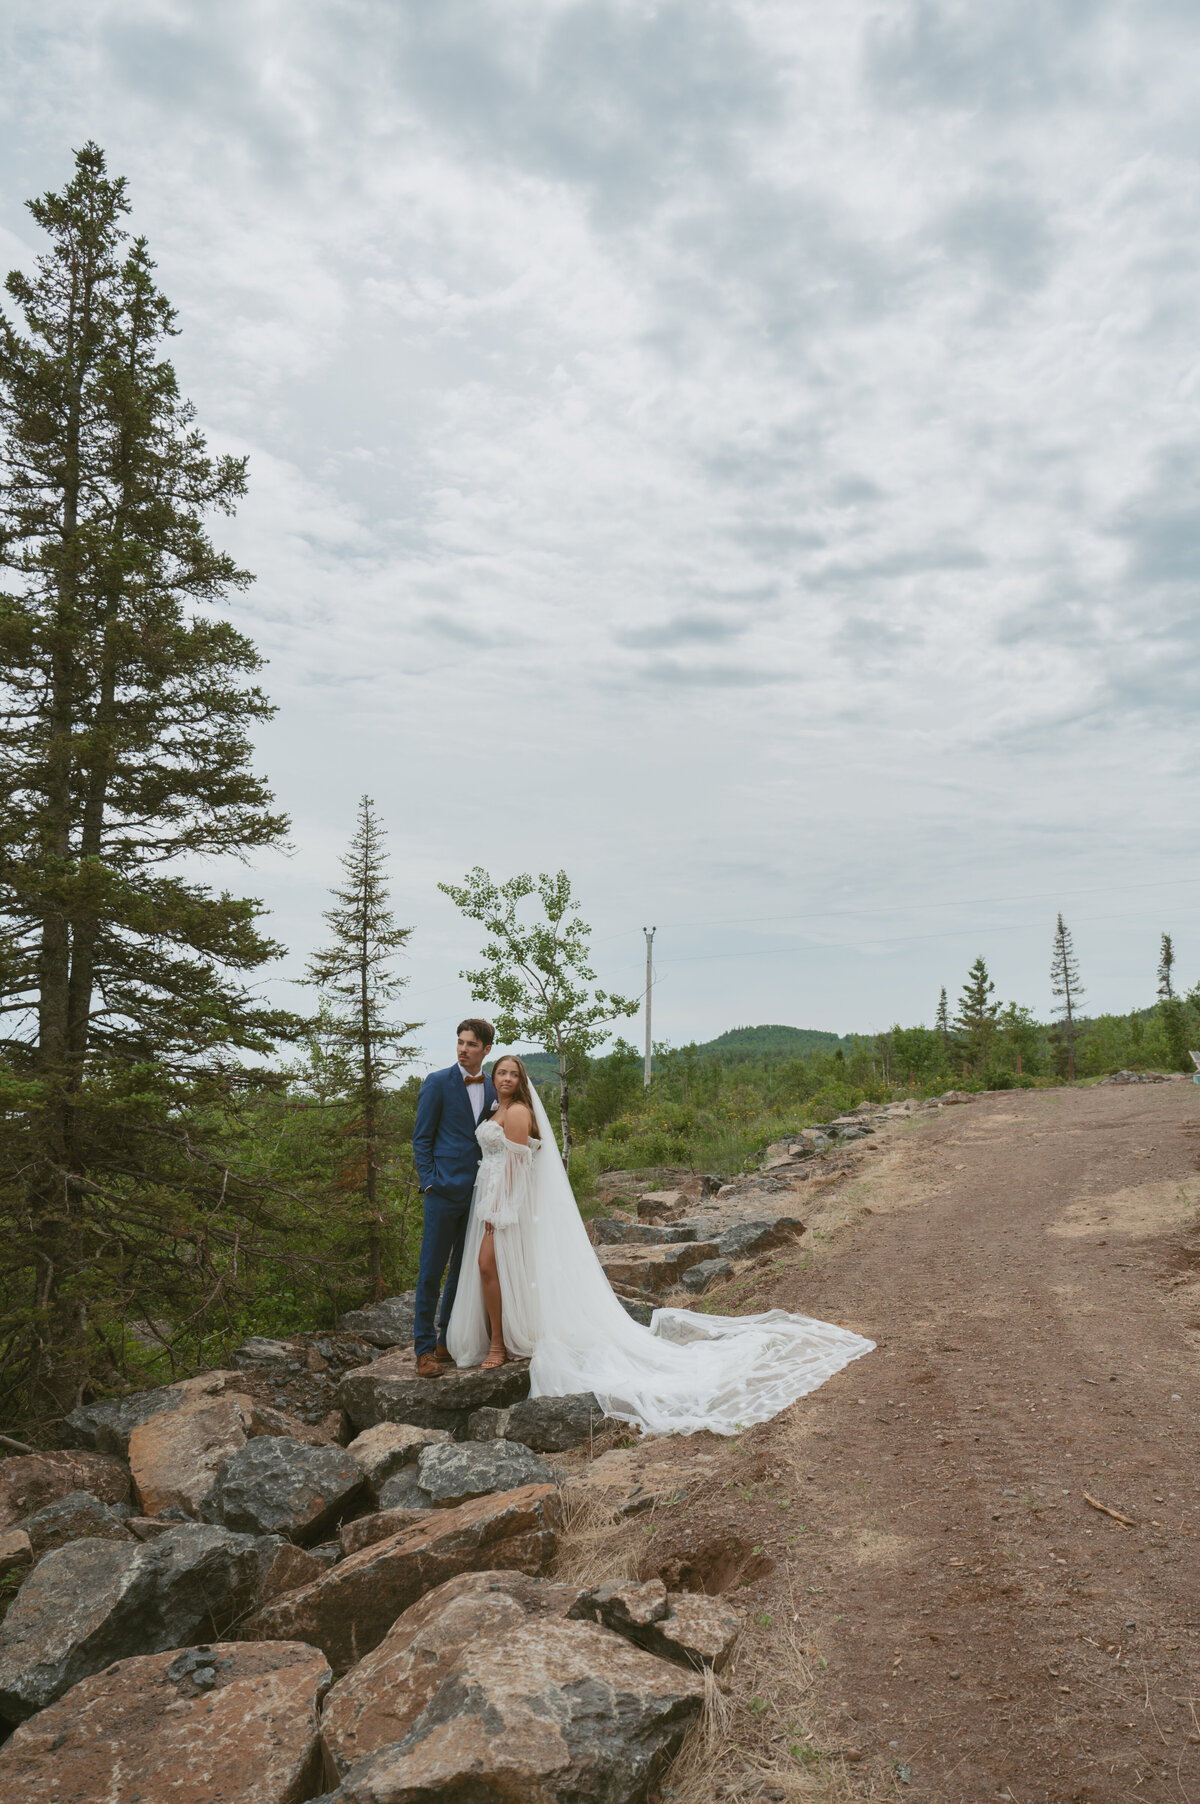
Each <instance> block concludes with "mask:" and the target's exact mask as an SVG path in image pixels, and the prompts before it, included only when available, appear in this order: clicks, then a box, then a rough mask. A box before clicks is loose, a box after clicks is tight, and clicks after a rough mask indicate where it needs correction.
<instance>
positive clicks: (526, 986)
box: [438, 865, 641, 1165]
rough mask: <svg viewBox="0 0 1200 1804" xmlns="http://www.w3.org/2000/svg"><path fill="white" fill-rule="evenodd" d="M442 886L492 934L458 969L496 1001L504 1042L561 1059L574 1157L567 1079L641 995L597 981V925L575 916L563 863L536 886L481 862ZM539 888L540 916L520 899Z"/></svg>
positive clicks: (565, 1126) (566, 1136)
mask: <svg viewBox="0 0 1200 1804" xmlns="http://www.w3.org/2000/svg"><path fill="white" fill-rule="evenodd" d="M438 888H439V889H440V890H441V891H442V893H443V894H444V895H447V896H449V897H450V900H451V901H452V902H453V903H455V904H456V906H457V907H458V908H460V909H461V910H462V912H463V914H465V915H466V916H467V918H468V919H469V920H472V921H478V922H479V923H480V925H481V926H482V927H483V929H484V931H485V933H486V934H487V936H488V937H487V939H486V940H485V942H484V945H483V950H482V954H481V956H482V958H483V964H482V966H480V968H479V969H478V970H475V971H460V972H459V976H460V977H464V978H466V980H467V982H468V983H469V984H470V985H471V994H472V995H473V996H476V997H478V999H479V1000H480V1001H481V1002H487V1003H491V1004H493V1005H494V1006H495V1011H496V1012H495V1026H496V1032H497V1034H498V1036H499V1038H500V1040H501V1042H502V1043H507V1044H508V1045H513V1044H516V1043H518V1042H520V1041H522V1040H533V1041H535V1042H536V1043H537V1044H539V1045H541V1046H543V1047H544V1048H545V1050H546V1051H547V1052H549V1053H552V1054H553V1055H554V1057H555V1058H556V1059H557V1060H558V1071H559V1119H560V1124H561V1135H562V1153H563V1159H564V1161H565V1162H566V1163H567V1164H568V1165H569V1163H570V1158H571V1123H570V1090H569V1081H568V1080H569V1078H570V1076H571V1075H572V1074H573V1073H574V1072H575V1071H577V1070H579V1069H580V1068H581V1066H582V1063H583V1061H584V1060H586V1059H587V1058H588V1056H589V1055H590V1054H591V1053H592V1052H593V1051H594V1050H595V1048H596V1047H597V1046H600V1045H602V1044H603V1042H604V1041H605V1040H606V1039H607V1038H608V1031H607V1030H608V1028H609V1026H610V1025H611V1024H612V1022H613V1021H616V1020H620V1019H621V1018H622V1017H625V1016H629V1015H636V1014H637V1012H638V1010H639V1009H640V1007H641V1000H640V998H638V997H632V998H630V997H624V996H616V995H612V994H610V993H609V992H608V991H606V990H602V989H598V988H596V987H595V986H596V973H595V972H594V971H593V970H592V968H591V965H590V964H589V962H588V960H589V956H590V955H589V951H588V940H589V939H590V937H591V931H592V930H591V928H590V927H588V926H587V925H586V923H585V922H583V921H581V920H580V919H579V918H578V915H579V904H578V902H576V901H575V899H574V897H573V896H572V894H571V883H570V879H569V878H568V876H567V874H566V872H565V871H559V872H557V873H556V874H555V875H554V876H553V877H551V876H550V875H549V874H548V873H547V872H545V871H543V872H542V874H541V876H540V877H539V878H538V880H537V884H536V886H535V884H534V880H533V878H532V877H530V876H529V875H528V873H525V872H523V873H522V874H521V875H520V876H517V877H510V878H509V879H508V881H507V882H505V883H496V882H494V881H493V879H492V878H491V877H489V876H488V874H487V872H486V871H485V870H483V869H482V868H481V867H480V866H478V865H476V867H475V869H474V870H472V871H469V872H468V873H467V877H466V879H465V881H464V882H463V883H461V884H453V883H439V884H438ZM535 888H536V893H537V897H538V900H539V901H540V903H541V907H542V918H541V919H535V920H533V921H529V920H526V919H524V918H523V917H522V913H521V904H522V903H523V902H525V901H526V900H527V899H528V898H529V897H530V896H532V895H533V894H534V893H535Z"/></svg>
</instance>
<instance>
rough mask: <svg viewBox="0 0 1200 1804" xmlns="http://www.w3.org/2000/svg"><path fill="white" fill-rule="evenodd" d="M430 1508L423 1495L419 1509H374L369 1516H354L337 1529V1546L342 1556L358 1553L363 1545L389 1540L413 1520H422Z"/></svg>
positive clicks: (407, 1526) (370, 1545)
mask: <svg viewBox="0 0 1200 1804" xmlns="http://www.w3.org/2000/svg"><path fill="white" fill-rule="evenodd" d="M422 1496H424V1492H422ZM432 1508H433V1505H432V1504H431V1503H430V1501H429V1499H428V1497H425V1502H424V1506H423V1507H422V1508H421V1509H413V1508H409V1507H405V1508H400V1509H394V1510H376V1511H375V1513H374V1514H373V1515H371V1516H356V1517H355V1518H354V1521H353V1522H344V1523H343V1524H342V1526H341V1528H339V1529H338V1546H339V1547H340V1548H341V1550H342V1557H343V1558H345V1556H346V1555H347V1554H350V1553H358V1552H359V1551H360V1550H361V1549H362V1548H364V1547H373V1546H374V1545H375V1543H376V1542H377V1541H390V1540H391V1538H392V1536H393V1535H398V1534H400V1532H401V1531H402V1530H403V1529H406V1528H411V1527H412V1526H413V1523H414V1522H424V1520H425V1518H426V1517H427V1516H428V1515H429V1513H430V1511H431V1510H432Z"/></svg>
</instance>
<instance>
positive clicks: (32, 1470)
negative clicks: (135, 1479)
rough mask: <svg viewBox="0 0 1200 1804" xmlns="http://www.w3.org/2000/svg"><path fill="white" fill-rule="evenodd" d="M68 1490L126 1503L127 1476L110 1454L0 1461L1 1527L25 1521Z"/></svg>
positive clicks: (34, 1456)
mask: <svg viewBox="0 0 1200 1804" xmlns="http://www.w3.org/2000/svg"><path fill="white" fill-rule="evenodd" d="M71 1491H90V1492H91V1494H92V1496H93V1497H98V1498H99V1499H100V1502H101V1503H128V1502H129V1473H128V1472H127V1471H126V1469H125V1463H124V1461H123V1460H119V1459H116V1458H115V1457H114V1456H113V1455H112V1454H111V1453H18V1454H15V1455H13V1457H12V1458H10V1459H0V1528H8V1527H10V1526H11V1525H12V1524H13V1523H15V1522H22V1521H24V1519H25V1517H26V1516H32V1515H33V1514H34V1513H35V1511H37V1510H42V1509H45V1507H46V1505H47V1504H48V1503H57V1502H58V1500H59V1498H60V1497H66V1496H67V1495H68V1494H69V1493H70V1492H71Z"/></svg>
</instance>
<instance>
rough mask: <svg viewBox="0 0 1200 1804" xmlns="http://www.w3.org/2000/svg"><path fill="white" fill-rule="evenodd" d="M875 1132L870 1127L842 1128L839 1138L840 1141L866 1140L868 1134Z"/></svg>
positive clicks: (839, 1130) (838, 1133)
mask: <svg viewBox="0 0 1200 1804" xmlns="http://www.w3.org/2000/svg"><path fill="white" fill-rule="evenodd" d="M874 1132H875V1130H874V1128H869V1127H840V1128H839V1129H838V1131H837V1137H838V1139H839V1140H865V1139H866V1137H867V1135H868V1134H873V1133H874Z"/></svg>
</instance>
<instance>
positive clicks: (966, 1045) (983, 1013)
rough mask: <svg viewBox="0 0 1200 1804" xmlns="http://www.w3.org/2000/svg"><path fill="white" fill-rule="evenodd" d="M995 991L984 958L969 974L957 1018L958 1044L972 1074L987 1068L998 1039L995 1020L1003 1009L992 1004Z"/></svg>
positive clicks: (959, 1001) (995, 1003)
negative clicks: (996, 1038)
mask: <svg viewBox="0 0 1200 1804" xmlns="http://www.w3.org/2000/svg"><path fill="white" fill-rule="evenodd" d="M995 988H996V986H995V984H994V983H993V982H992V980H991V978H990V977H989V976H988V968H987V966H986V964H985V963H984V962H983V958H982V957H979V958H977V959H976V960H975V963H974V964H973V965H972V966H971V969H970V970H969V971H968V972H967V981H966V983H965V984H964V985H963V989H962V995H961V996H960V997H959V999H958V1014H957V1015H956V1016H955V1020H954V1027H955V1031H956V1033H957V1035H958V1039H959V1043H960V1045H961V1046H962V1049H963V1053H964V1055H965V1057H966V1060H967V1063H968V1064H969V1066H970V1068H971V1070H972V1071H978V1070H979V1069H980V1067H981V1066H982V1065H984V1064H986V1062H987V1056H988V1053H989V1052H990V1050H991V1046H992V1042H993V1040H994V1039H995V1036H996V1016H997V1014H998V1012H999V1008H1000V1005H999V1003H998V1002H993V1001H992V995H993V993H994V991H995Z"/></svg>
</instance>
